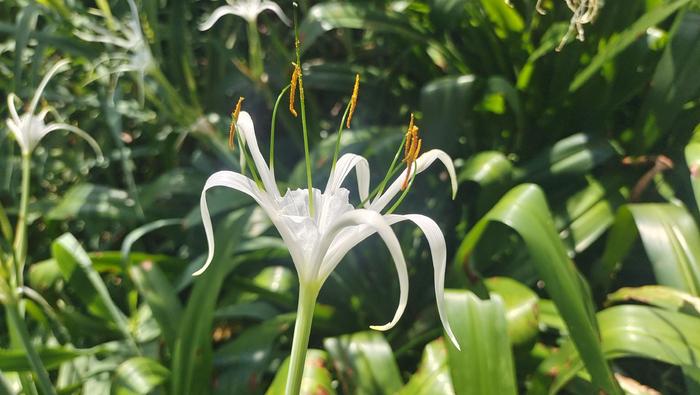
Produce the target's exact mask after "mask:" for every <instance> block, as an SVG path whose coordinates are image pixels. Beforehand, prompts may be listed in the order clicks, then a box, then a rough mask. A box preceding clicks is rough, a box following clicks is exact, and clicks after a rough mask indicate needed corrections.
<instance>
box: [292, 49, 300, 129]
mask: <svg viewBox="0 0 700 395" xmlns="http://www.w3.org/2000/svg"><path fill="white" fill-rule="evenodd" d="M297 43H298V41H297ZM297 45H298V44H297ZM292 66H294V71H293V72H292V80H291V81H290V82H289V112H291V113H292V115H294V117H295V118H296V116H297V110H295V109H294V99H295V98H296V95H297V84H298V83H299V77H300V76H301V67H299V65H298V64H296V63H292Z"/></svg>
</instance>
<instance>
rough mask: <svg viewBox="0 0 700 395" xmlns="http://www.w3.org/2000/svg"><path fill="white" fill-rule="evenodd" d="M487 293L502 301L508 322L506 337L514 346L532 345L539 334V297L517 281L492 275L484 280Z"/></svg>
mask: <svg viewBox="0 0 700 395" xmlns="http://www.w3.org/2000/svg"><path fill="white" fill-rule="evenodd" d="M484 283H485V285H486V287H487V288H488V290H489V293H492V294H496V295H498V296H499V297H500V298H501V300H502V301H503V305H504V308H505V312H506V321H507V323H508V338H509V339H510V342H511V344H512V345H513V346H514V347H518V346H526V347H529V346H532V344H533V342H534V341H535V339H536V338H537V335H538V334H539V304H538V302H539V297H538V296H537V294H536V293H535V292H534V291H533V290H531V289H530V288H528V287H527V286H525V285H524V284H522V283H519V282H518V281H515V280H513V279H511V278H508V277H492V278H488V279H486V280H485V281H484Z"/></svg>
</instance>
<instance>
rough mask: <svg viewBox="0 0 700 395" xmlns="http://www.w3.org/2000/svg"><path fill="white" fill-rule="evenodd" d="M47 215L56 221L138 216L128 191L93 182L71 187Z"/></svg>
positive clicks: (115, 218)
mask: <svg viewBox="0 0 700 395" xmlns="http://www.w3.org/2000/svg"><path fill="white" fill-rule="evenodd" d="M46 216H47V218H48V219H50V220H54V221H65V220H69V219H75V218H82V219H86V218H100V219H108V220H112V221H126V222H131V221H135V220H136V219H137V218H138V216H137V215H136V209H135V202H134V201H133V200H132V199H130V198H129V194H128V193H126V192H125V191H122V190H120V189H114V188H109V187H106V186H102V185H93V184H79V185H76V186H74V187H72V188H71V189H69V190H68V192H66V194H65V195H64V196H63V198H62V199H61V201H60V202H59V203H58V204H57V205H56V206H55V207H54V208H52V209H51V210H50V211H49V212H48V213H47V214H46Z"/></svg>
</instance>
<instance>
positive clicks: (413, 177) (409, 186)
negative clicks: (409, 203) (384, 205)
mask: <svg viewBox="0 0 700 395" xmlns="http://www.w3.org/2000/svg"><path fill="white" fill-rule="evenodd" d="M413 166H414V167H413V175H412V176H411V180H410V181H409V182H408V185H407V186H406V189H404V190H403V192H401V196H399V200H397V201H396V203H394V205H393V206H391V208H390V209H389V210H387V212H386V213H387V214H391V213H393V212H394V210H396V209H397V208H398V207H399V205H401V202H403V199H404V198H405V197H406V195H407V194H408V191H409V190H410V189H411V186H413V180H415V179H416V173H418V164H417V163H414V165H413Z"/></svg>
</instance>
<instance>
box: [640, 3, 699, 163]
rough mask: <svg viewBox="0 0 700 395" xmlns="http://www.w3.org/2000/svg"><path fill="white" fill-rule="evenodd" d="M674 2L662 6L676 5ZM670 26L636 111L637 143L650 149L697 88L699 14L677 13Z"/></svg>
mask: <svg viewBox="0 0 700 395" xmlns="http://www.w3.org/2000/svg"><path fill="white" fill-rule="evenodd" d="M679 3H680V4H681V5H683V4H685V3H687V1H684V0H677V1H676V2H673V3H670V4H668V5H664V6H662V7H664V8H665V7H671V6H674V7H679V6H677V4H679ZM678 18H679V19H678V20H677V22H676V23H675V25H674V27H673V28H672V30H673V34H672V36H671V41H670V42H669V43H668V45H667V46H666V48H665V49H664V53H663V55H661V59H660V60H659V63H658V65H657V66H656V70H655V71H654V76H653V77H652V79H651V81H650V82H649V87H650V91H649V94H648V95H647V97H646V100H645V101H644V103H643V104H642V109H641V111H640V112H639V119H638V125H639V127H638V130H639V132H641V135H640V136H638V137H637V138H636V139H635V142H637V143H638V144H637V146H639V147H643V148H644V149H648V148H650V147H651V146H652V145H653V144H654V143H655V142H656V141H657V140H658V139H659V138H660V137H662V136H663V135H664V133H666V132H669V131H670V128H671V127H672V126H673V122H674V121H675V120H676V118H677V117H678V115H679V114H680V113H681V111H683V107H684V104H686V102H688V101H690V100H696V99H697V96H698V91H699V90H700V79H698V78H697V70H698V69H700V14H698V13H696V12H692V11H687V12H684V13H682V14H680V15H679V16H678Z"/></svg>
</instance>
